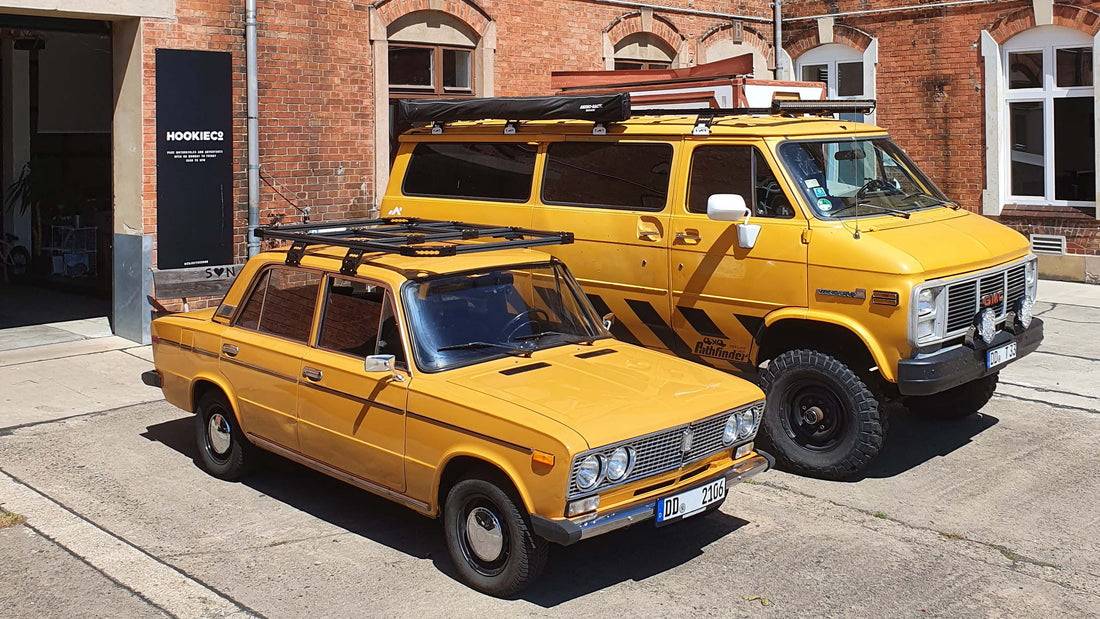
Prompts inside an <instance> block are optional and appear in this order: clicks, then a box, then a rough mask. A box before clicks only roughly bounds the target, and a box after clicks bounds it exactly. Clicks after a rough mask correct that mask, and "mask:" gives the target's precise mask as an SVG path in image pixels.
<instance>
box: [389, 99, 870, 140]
mask: <svg viewBox="0 0 1100 619" xmlns="http://www.w3.org/2000/svg"><path fill="white" fill-rule="evenodd" d="M874 110H875V100H874V99H825V100H818V101H802V100H784V99H776V100H774V101H772V103H771V106H770V107H741V108H659V109H632V108H631V107H630V93H625V92H622V93H614V94H609V95H562V96H554V97H484V98H474V99H399V100H398V101H397V116H398V118H399V119H400V120H401V121H403V122H405V123H415V122H426V123H429V124H431V126H432V133H441V132H442V130H443V126H444V125H445V124H446V123H449V122H456V121H461V120H470V121H476V120H489V119H497V120H504V121H507V122H508V124H507V126H506V129H505V132H506V133H514V132H515V126H516V122H518V121H522V120H588V121H592V122H593V123H595V126H596V129H595V130H594V132H595V133H600V132H601V130H602V129H603V128H604V126H605V125H606V124H607V123H613V122H622V121H624V120H627V119H629V118H631V117H632V116H692V115H694V116H697V117H699V118H700V119H702V118H709V119H711V120H713V119H714V118H715V117H717V116H743V115H749V114H752V115H780V116H794V115H801V114H810V115H816V116H821V115H829V114H870V113H871V112H873V111H874ZM706 124H707V125H709V122H708V123H706ZM698 126H699V123H698V122H697V123H696V127H698ZM509 129H510V130H509Z"/></svg>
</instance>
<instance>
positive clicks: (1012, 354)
mask: <svg viewBox="0 0 1100 619" xmlns="http://www.w3.org/2000/svg"><path fill="white" fill-rule="evenodd" d="M1015 358H1016V342H1011V343H1008V344H1005V345H1004V346H1001V347H1000V348H994V349H993V350H991V351H989V352H988V353H986V355H985V367H986V369H987V370H988V369H990V368H995V367H997V366H998V365H1001V364H1002V363H1008V362H1009V361H1012V360H1013V359H1015Z"/></svg>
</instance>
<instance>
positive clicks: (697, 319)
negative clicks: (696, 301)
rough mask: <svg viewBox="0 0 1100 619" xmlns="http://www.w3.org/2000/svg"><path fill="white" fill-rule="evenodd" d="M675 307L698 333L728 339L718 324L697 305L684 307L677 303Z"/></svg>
mask: <svg viewBox="0 0 1100 619" xmlns="http://www.w3.org/2000/svg"><path fill="white" fill-rule="evenodd" d="M676 309H678V310H680V314H682V315H683V317H684V318H685V319H687V321H688V324H689V325H691V328H692V329H695V330H696V331H698V332H699V335H703V336H706V337H719V338H722V339H723V340H726V339H729V338H728V337H727V336H726V334H725V333H722V330H721V329H720V328H718V325H716V324H714V321H713V320H711V319H710V316H708V315H707V313H706V312H705V311H703V310H701V309H699V308H697V307H684V306H682V305H677V306H676Z"/></svg>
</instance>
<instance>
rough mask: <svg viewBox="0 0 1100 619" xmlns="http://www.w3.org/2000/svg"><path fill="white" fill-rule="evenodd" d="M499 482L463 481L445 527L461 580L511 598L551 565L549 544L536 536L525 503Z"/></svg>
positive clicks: (446, 510) (451, 495) (448, 506)
mask: <svg viewBox="0 0 1100 619" xmlns="http://www.w3.org/2000/svg"><path fill="white" fill-rule="evenodd" d="M502 485H504V484H502V482H500V481H498V480H495V479H494V480H493V481H489V480H486V479H482V478H480V477H467V478H464V479H462V480H460V481H459V482H458V483H456V484H455V485H454V486H452V487H451V490H450V491H449V492H448V493H447V499H446V503H444V507H443V527H444V531H445V533H446V536H447V550H448V551H450V554H451V560H452V561H453V562H454V565H455V568H456V569H457V570H458V574H459V578H460V579H461V580H462V582H464V583H466V584H467V585H469V586H470V587H472V588H474V589H477V590H478V591H481V592H482V593H487V594H489V595H493V596H497V597H509V596H512V595H515V594H516V593H519V592H520V591H522V590H523V589H524V588H526V587H527V585H529V584H531V582H533V581H534V580H535V579H536V578H538V576H539V574H541V573H542V568H543V567H544V566H545V565H546V556H547V554H548V551H549V542H547V541H546V540H544V539H542V538H541V537H538V536H536V535H535V534H534V533H533V532H532V528H531V524H530V521H529V520H528V518H527V513H526V511H525V510H524V509H523V508H522V507H520V506H521V505H522V502H520V501H519V498H518V497H517V496H515V494H514V493H513V492H512V491H511V489H510V488H509V489H508V491H505V490H504V489H502V488H501V486H502Z"/></svg>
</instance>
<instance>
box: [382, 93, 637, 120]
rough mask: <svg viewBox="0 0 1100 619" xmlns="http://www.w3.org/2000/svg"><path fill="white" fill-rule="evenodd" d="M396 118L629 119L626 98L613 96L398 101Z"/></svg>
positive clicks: (628, 97)
mask: <svg viewBox="0 0 1100 619" xmlns="http://www.w3.org/2000/svg"><path fill="white" fill-rule="evenodd" d="M397 114H398V118H400V119H401V120H403V121H404V122H409V123H415V122H444V123H447V122H454V121H459V120H482V119H485V118H500V119H504V120H589V121H592V122H596V123H609V122H620V121H623V120H626V119H628V118H630V95H629V94H627V93H613V94H602V95H587V96H565V97H491V98H479V99H401V100H399V101H398V102H397Z"/></svg>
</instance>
